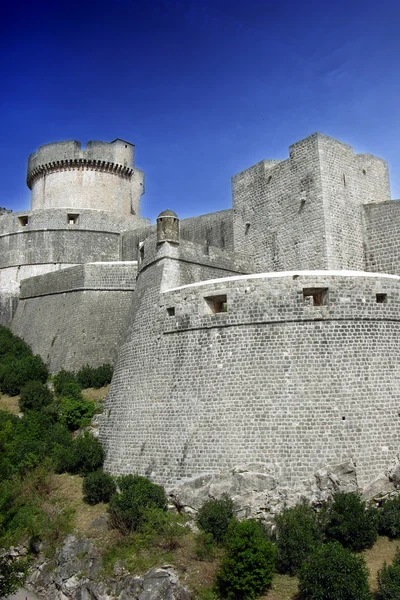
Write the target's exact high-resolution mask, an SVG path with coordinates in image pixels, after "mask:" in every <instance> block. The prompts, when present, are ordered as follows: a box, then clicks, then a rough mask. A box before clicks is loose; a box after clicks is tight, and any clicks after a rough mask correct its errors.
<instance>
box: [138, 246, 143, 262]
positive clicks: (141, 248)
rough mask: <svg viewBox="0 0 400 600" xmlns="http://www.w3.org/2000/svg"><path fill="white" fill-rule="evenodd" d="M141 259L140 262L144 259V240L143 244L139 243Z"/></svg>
mask: <svg viewBox="0 0 400 600" xmlns="http://www.w3.org/2000/svg"><path fill="white" fill-rule="evenodd" d="M139 259H140V262H142V261H143V260H144V244H143V242H142V244H139Z"/></svg>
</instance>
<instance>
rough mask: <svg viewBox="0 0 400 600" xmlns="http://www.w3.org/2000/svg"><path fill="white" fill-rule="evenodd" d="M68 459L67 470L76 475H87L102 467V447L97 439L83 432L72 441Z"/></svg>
mask: <svg viewBox="0 0 400 600" xmlns="http://www.w3.org/2000/svg"><path fill="white" fill-rule="evenodd" d="M70 457H71V461H70V464H69V465H67V470H68V471H69V472H70V473H77V474H78V475H88V473H92V472H93V471H97V470H98V469H100V468H101V467H102V466H103V461H104V450H103V446H102V445H101V443H100V442H99V440H98V439H97V438H95V437H94V436H93V435H92V434H90V433H88V432H87V431H85V432H84V433H83V435H79V436H78V437H77V438H75V439H74V440H73V443H72V448H71V454H70Z"/></svg>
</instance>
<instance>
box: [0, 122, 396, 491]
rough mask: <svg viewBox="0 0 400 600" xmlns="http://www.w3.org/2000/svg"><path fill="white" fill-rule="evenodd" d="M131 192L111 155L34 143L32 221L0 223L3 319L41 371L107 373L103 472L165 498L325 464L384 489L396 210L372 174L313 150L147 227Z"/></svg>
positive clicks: (125, 152) (348, 159) (374, 169)
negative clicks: (166, 489) (97, 368)
mask: <svg viewBox="0 0 400 600" xmlns="http://www.w3.org/2000/svg"><path fill="white" fill-rule="evenodd" d="M142 181H143V176H142V173H141V172H140V171H136V169H135V167H134V164H133V146H132V145H130V144H128V143H127V142H124V141H122V140H115V141H114V142H112V143H111V144H105V143H101V142H92V143H88V144H87V145H86V149H85V150H82V149H81V146H80V144H79V143H77V142H62V143H57V144H50V145H48V146H44V147H42V148H40V149H39V151H38V152H37V153H35V154H34V155H31V158H30V162H29V167H28V185H30V187H31V188H32V210H31V211H28V212H26V213H17V214H10V213H6V214H2V215H1V216H0V231H1V232H2V233H1V236H0V248H1V249H2V251H1V252H0V257H1V258H0V260H1V261H2V263H1V264H0V267H1V269H0V285H1V287H0V289H1V290H2V295H1V302H2V304H0V306H1V307H2V321H3V322H4V323H11V327H12V329H13V331H15V332H16V333H18V335H20V336H21V337H23V338H24V339H26V340H27V341H28V342H29V343H30V344H31V345H32V347H33V349H34V350H35V351H36V352H39V353H40V354H41V355H42V356H43V357H44V359H45V360H46V361H47V363H48V364H49V366H50V368H51V370H52V371H57V370H58V369H60V368H61V367H63V368H73V369H76V368H78V367H79V366H80V365H81V364H84V363H86V362H90V363H91V364H94V365H95V364H101V362H106V361H107V362H108V361H111V362H114V363H115V372H114V377H113V381H112V384H111V388H110V393H109V395H108V397H107V400H106V408H105V412H104V415H103V418H102V424H101V431H100V436H101V439H102V441H103V444H104V446H105V450H106V463H105V465H106V468H107V469H108V470H109V471H111V472H113V473H135V472H138V473H141V474H145V475H147V476H149V477H151V478H152V479H154V480H155V481H157V482H161V483H164V484H168V485H171V484H176V483H179V482H184V481H187V480H188V479H191V478H196V477H199V476H205V475H206V474H209V475H210V476H211V474H218V473H221V472H223V473H225V474H227V473H232V472H234V471H235V469H237V468H238V465H242V466H243V465H247V467H245V470H246V469H247V470H249V469H250V470H251V469H252V468H253V467H251V466H249V465H256V467H254V469H256V470H258V471H259V472H260V473H264V474H265V477H270V478H271V480H273V481H274V482H278V483H274V485H276V486H277V488H276V493H277V494H278V495H279V494H283V491H284V490H285V489H287V488H288V487H290V488H291V489H293V490H298V493H299V494H300V491H301V490H302V489H305V487H304V486H305V482H306V481H308V480H310V477H311V476H312V475H313V474H315V472H316V471H318V473H323V472H333V471H334V469H335V468H336V467H335V465H338V464H342V465H351V470H352V473H353V469H354V477H353V474H352V477H353V479H354V481H357V484H358V485H359V486H360V487H365V486H367V485H368V484H370V483H371V482H372V481H373V480H375V479H377V478H379V477H382V474H383V475H384V474H385V473H386V474H387V473H388V472H389V470H390V468H391V467H392V466H393V464H394V463H396V461H399V452H400V447H399V439H400V437H399V434H400V418H399V414H400V362H399V359H398V356H399V349H400V348H399V344H400V342H399V340H400V335H399V333H400V332H399V323H400V319H399V309H400V254H399V252H398V244H397V237H398V235H397V232H398V231H399V225H400V209H399V208H398V206H399V205H398V203H397V202H395V201H392V200H391V199H390V190H389V178H388V171H387V166H386V163H385V162H384V161H383V160H381V159H379V158H376V157H374V156H371V155H365V154H363V155H356V154H354V152H353V149H352V148H351V147H350V146H348V145H346V144H343V143H342V142H339V141H337V140H334V139H331V138H329V137H327V136H324V135H321V134H314V135H312V136H310V137H308V138H306V139H304V140H302V141H300V142H297V143H296V144H294V145H293V146H291V147H290V149H289V157H288V158H287V159H286V160H280V161H277V160H263V161H261V162H259V163H257V164H256V165H254V166H253V167H250V168H248V169H245V170H244V171H243V172H241V173H239V174H238V175H236V176H235V177H233V179H232V195H233V206H232V209H228V210H226V211H220V212H217V213H211V214H207V215H201V216H197V217H193V218H190V219H185V220H184V221H181V222H179V218H178V216H177V215H176V214H175V213H174V212H173V211H171V210H167V211H164V212H163V213H161V215H160V216H159V218H158V220H157V225H156V226H153V225H151V224H150V223H149V221H148V220H146V219H143V218H142V217H140V216H139V215H140V210H139V209H140V207H139V199H140V195H141V193H142V191H143V189H142V188H143V186H141V185H140V183H142ZM95 189H98V190H99V194H98V196H96V193H95V191H94V190H95ZM100 190H102V191H100ZM132 190H133V191H132ZM171 208H173V206H172V207H171ZM30 275H34V277H31V278H29V277H30ZM7 307H8V308H7ZM346 468H347V467H346ZM254 469H253V470H254ZM330 469H333V471H330ZM282 497H283V496H282Z"/></svg>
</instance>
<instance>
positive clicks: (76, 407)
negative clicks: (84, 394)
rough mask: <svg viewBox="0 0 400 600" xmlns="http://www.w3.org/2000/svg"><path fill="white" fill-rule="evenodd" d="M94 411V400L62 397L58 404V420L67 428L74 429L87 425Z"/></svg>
mask: <svg viewBox="0 0 400 600" xmlns="http://www.w3.org/2000/svg"><path fill="white" fill-rule="evenodd" d="M95 412H96V406H95V404H94V402H91V401H89V400H84V399H83V398H80V399H76V398H63V399H62V400H61V404H60V421H61V422H62V423H65V424H66V426H67V427H68V429H70V430H71V431H75V430H76V429H79V428H81V427H85V426H86V425H89V423H90V420H91V418H92V417H93V415H94V414H95Z"/></svg>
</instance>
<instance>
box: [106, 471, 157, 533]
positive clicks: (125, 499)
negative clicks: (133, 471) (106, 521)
mask: <svg viewBox="0 0 400 600" xmlns="http://www.w3.org/2000/svg"><path fill="white" fill-rule="evenodd" d="M117 483H118V487H119V489H120V493H119V494H115V495H114V496H113V497H112V498H111V500H110V504H109V506H108V511H109V514H110V523H111V526H112V527H115V528H117V529H120V530H121V531H122V532H123V533H129V532H131V531H135V530H137V529H138V528H139V527H140V525H142V524H143V523H144V522H145V520H146V512H147V511H148V510H149V509H150V508H161V509H162V510H166V509H167V497H166V495H165V491H164V488H162V487H161V486H159V485H156V484H155V483H152V482H151V481H150V480H149V479H147V478H146V477H142V476H141V475H123V476H121V477H119V478H118V481H117Z"/></svg>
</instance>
